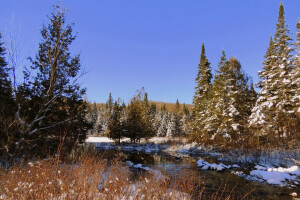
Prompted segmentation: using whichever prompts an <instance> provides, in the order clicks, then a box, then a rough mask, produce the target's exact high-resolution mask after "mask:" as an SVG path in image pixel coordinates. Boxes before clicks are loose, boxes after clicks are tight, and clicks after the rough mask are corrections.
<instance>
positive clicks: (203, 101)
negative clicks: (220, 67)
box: [192, 43, 212, 137]
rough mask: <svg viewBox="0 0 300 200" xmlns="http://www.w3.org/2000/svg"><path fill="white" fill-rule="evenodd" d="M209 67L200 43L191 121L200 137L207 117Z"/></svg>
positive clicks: (210, 77)
mask: <svg viewBox="0 0 300 200" xmlns="http://www.w3.org/2000/svg"><path fill="white" fill-rule="evenodd" d="M211 79H212V74H211V68H210V63H209V62H208V59H207V57H206V54H205V47H204V43H203V44H202V50H201V56H200V64H199V65H198V74H197V77H196V79H195V81H196V87H195V90H196V91H195V95H194V99H193V104H194V107H193V113H194V115H195V119H194V121H193V122H192V129H193V132H194V134H195V135H196V137H199V136H200V137H201V132H202V128H203V127H204V126H205V125H204V123H203V121H204V120H205V119H206V118H207V117H208V112H209V111H208V110H207V105H208V104H209V101H210V92H211V87H212V85H211Z"/></svg>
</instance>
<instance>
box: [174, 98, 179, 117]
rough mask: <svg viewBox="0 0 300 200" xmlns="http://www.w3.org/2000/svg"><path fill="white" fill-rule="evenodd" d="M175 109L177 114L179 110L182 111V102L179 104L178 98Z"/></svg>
mask: <svg viewBox="0 0 300 200" xmlns="http://www.w3.org/2000/svg"><path fill="white" fill-rule="evenodd" d="M175 111H176V113H177V114H179V112H180V104H179V101H178V99H177V100H176V104H175Z"/></svg>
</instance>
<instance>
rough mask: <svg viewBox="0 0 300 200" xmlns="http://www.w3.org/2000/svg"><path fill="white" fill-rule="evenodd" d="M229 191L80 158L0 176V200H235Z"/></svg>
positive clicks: (185, 174) (185, 176)
mask: <svg viewBox="0 0 300 200" xmlns="http://www.w3.org/2000/svg"><path fill="white" fill-rule="evenodd" d="M249 193H251V190H250V191H249V192H248V193H246V194H244V195H243V196H237V194H235V191H228V189H227V188H226V185H224V186H223V187H222V188H219V190H215V191H214V192H213V193H211V192H207V191H206V188H205V184H204V183H203V182H202V180H199V179H198V178H197V176H195V174H194V173H193V172H191V171H181V172H180V174H177V175H170V174H167V173H166V172H164V171H158V170H151V169H149V168H147V167H143V166H142V165H141V164H136V165H134V164H133V163H130V162H122V161H120V160H119V159H117V158H113V159H110V160H108V159H105V158H102V157H98V156H82V157H80V158H78V160H74V161H72V162H61V161H59V160H57V159H47V160H42V161H35V162H29V163H27V164H25V165H24V164H23V165H22V166H17V165H15V166H14V167H13V168H11V169H9V170H1V171H0V199H52V200H61V199H145V200H147V199H149V200H150V199H166V200H168V199H170V200H171V199H172V200H174V199H175V200H185V199H186V200H187V199H236V198H243V197H247V195H248V194H249Z"/></svg>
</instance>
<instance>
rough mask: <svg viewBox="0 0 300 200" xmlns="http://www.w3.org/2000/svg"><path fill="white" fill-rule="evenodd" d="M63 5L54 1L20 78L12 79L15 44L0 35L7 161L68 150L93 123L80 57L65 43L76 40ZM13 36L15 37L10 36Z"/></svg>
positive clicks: (1, 139) (2, 148)
mask: <svg viewBox="0 0 300 200" xmlns="http://www.w3.org/2000/svg"><path fill="white" fill-rule="evenodd" d="M72 29H73V24H67V23H66V19H65V10H64V9H63V8H62V7H61V6H54V10H53V12H52V14H51V15H50V16H49V24H46V25H43V26H42V29H41V38H42V41H41V42H40V44H39V48H38V52H37V53H36V56H35V57H34V58H32V57H30V58H29V63H30V66H27V67H24V70H23V73H24V79H23V82H21V83H19V84H18V83H17V81H16V75H15V71H16V60H14V57H15V55H13V53H16V52H14V49H11V48H10V45H8V43H4V42H3V39H2V38H1V37H0V40H1V41H0V157H1V161H3V162H6V161H8V160H11V159H15V158H18V159H21V158H23V157H24V156H35V155H39V156H47V155H52V154H54V153H56V151H57V150H58V149H59V150H60V152H64V151H66V152H67V151H69V150H70V149H72V148H73V147H75V146H76V145H77V144H79V143H81V142H84V140H85V137H86V132H87V131H88V129H89V128H91V127H90V126H91V125H90V124H89V123H88V122H87V120H86V113H87V104H86V102H85V101H84V100H83V99H82V97H83V95H84V94H85V89H82V88H80V85H79V84H78V83H77V80H78V78H80V76H81V75H82V73H80V69H81V66H80V57H79V55H75V56H72V55H71V53H70V51H69V48H70V45H71V44H72V42H73V41H74V40H75V38H76V37H75V35H74V34H73V31H72ZM10 42H12V43H13V42H15V41H10Z"/></svg>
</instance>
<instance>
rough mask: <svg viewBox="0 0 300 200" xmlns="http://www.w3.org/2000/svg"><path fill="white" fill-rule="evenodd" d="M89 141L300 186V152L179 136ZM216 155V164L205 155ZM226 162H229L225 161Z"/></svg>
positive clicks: (263, 181) (105, 147) (252, 178)
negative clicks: (222, 145) (211, 143)
mask: <svg viewBox="0 0 300 200" xmlns="http://www.w3.org/2000/svg"><path fill="white" fill-rule="evenodd" d="M87 143H94V144H95V145H96V147H97V148H99V149H106V150H112V149H118V150H124V151H138V152H144V153H148V154H150V153H157V152H167V153H170V154H172V155H173V156H174V157H177V158H178V159H180V158H181V157H183V156H191V157H194V158H198V159H199V160H198V167H199V168H200V169H202V170H218V171H223V170H230V172H231V173H232V174H235V175H237V176H239V177H243V178H245V179H246V180H249V181H256V182H262V183H266V184H271V185H276V186H282V187H290V188H299V187H300V167H299V166H300V151H299V149H295V150H284V149H272V150H260V151H249V150H237V149H236V150H231V151H224V150H222V149H218V148H214V147H212V146H210V147H207V146H203V145H199V144H197V143H187V141H182V140H180V139H179V138H163V137H162V138H158V137H156V138H152V139H151V140H149V141H141V143H140V144H132V143H128V141H127V140H123V141H122V143H121V145H116V144H114V143H113V141H112V140H109V139H108V138H106V137H89V138H88V139H87ZM207 156H209V157H212V158H215V159H216V160H217V162H216V163H209V162H207V161H205V160H203V159H202V157H207ZM224 163H225V164H224Z"/></svg>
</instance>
